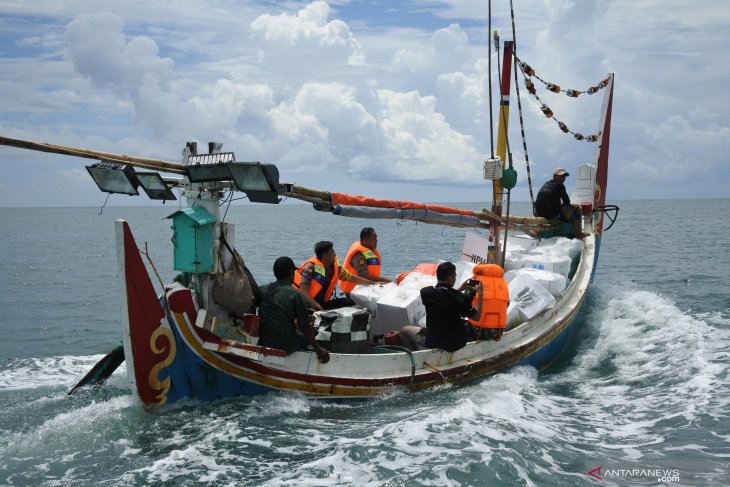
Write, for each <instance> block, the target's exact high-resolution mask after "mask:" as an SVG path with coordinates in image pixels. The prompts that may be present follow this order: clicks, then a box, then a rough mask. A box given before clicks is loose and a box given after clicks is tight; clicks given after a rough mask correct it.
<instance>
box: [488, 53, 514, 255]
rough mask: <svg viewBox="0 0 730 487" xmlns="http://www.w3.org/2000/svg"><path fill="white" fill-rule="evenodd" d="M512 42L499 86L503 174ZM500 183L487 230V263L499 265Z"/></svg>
mask: <svg viewBox="0 0 730 487" xmlns="http://www.w3.org/2000/svg"><path fill="white" fill-rule="evenodd" d="M512 45H513V43H512V41H505V43H504V56H503V60H502V79H501V81H502V83H501V85H500V89H499V92H500V100H499V125H498V127H499V128H498V129H497V156H498V157H499V158H500V159H501V160H502V172H503V173H504V168H505V162H506V161H507V126H508V125H509V94H510V86H511V83H510V77H511V74H512ZM502 193H503V190H502V181H501V180H499V179H495V180H494V181H493V184H492V213H494V214H495V215H497V216H498V217H499V218H493V219H492V220H491V221H490V229H489V250H488V252H487V262H488V263H490V264H495V263H499V262H500V261H501V259H500V258H499V227H500V224H499V223H500V221H501V216H502Z"/></svg>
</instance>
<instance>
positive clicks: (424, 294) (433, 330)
mask: <svg viewBox="0 0 730 487" xmlns="http://www.w3.org/2000/svg"><path fill="white" fill-rule="evenodd" d="M436 279H437V280H438V282H437V283H436V285H435V286H428V287H425V288H423V289H421V300H422V301H423V304H424V306H425V307H426V328H427V329H428V335H427V336H426V347H428V348H442V349H444V350H446V351H447V352H455V351H457V350H459V349H460V348H463V347H464V345H466V342H468V341H469V340H470V339H471V338H470V337H469V336H467V333H466V326H467V323H466V321H465V320H464V318H465V317H466V318H471V317H473V316H481V314H482V283H481V282H479V284H478V285H477V286H476V288H474V287H470V286H468V281H467V282H465V283H464V284H462V286H461V287H460V288H459V290H458V291H457V290H456V289H454V284H455V283H456V266H455V265H454V264H452V263H451V262H442V263H441V264H439V266H438V267H437V268H436ZM475 291H476V294H477V295H478V296H479V299H477V307H476V308H474V307H473V306H472V302H473V300H474V294H475Z"/></svg>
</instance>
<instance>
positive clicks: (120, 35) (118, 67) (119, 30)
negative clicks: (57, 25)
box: [65, 13, 174, 96]
mask: <svg viewBox="0 0 730 487" xmlns="http://www.w3.org/2000/svg"><path fill="white" fill-rule="evenodd" d="M123 29H124V21H123V20H122V18H121V17H119V16H117V15H114V14H109V13H103V14H85V15H80V16H78V17H77V18H76V19H74V20H73V21H71V22H70V23H69V24H68V26H67V27H66V32H65V37H66V41H67V42H68V49H67V56H68V58H69V59H70V60H71V62H72V63H73V66H74V68H75V69H76V71H77V72H78V73H79V74H81V75H83V76H86V77H88V78H89V79H91V81H92V82H93V83H94V84H95V85H97V86H99V87H102V88H109V89H112V90H113V91H114V92H115V93H116V94H117V95H118V96H132V95H134V94H135V93H136V92H137V91H138V90H139V89H140V88H142V87H143V86H144V85H145V84H149V83H151V82H155V83H156V84H158V85H159V86H160V87H163V88H165V89H169V78H170V75H171V71H172V69H173V66H174V62H173V61H172V59H169V58H161V57H160V56H159V48H158V46H157V43H155V41H154V40H152V39H150V38H149V37H146V36H140V37H135V38H133V39H131V40H130V41H129V42H127V41H126V39H125V36H124V32H123Z"/></svg>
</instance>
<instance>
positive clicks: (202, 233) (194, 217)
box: [167, 206, 216, 272]
mask: <svg viewBox="0 0 730 487" xmlns="http://www.w3.org/2000/svg"><path fill="white" fill-rule="evenodd" d="M167 218H171V219H172V234H173V236H172V242H173V244H174V248H175V253H174V257H173V261H174V262H173V268H174V269H175V270H176V271H183V272H210V271H212V270H213V265H214V263H215V260H214V258H213V230H214V228H215V223H216V219H215V217H214V216H213V215H211V214H210V213H208V212H207V211H206V210H205V209H204V208H202V207H199V206H197V207H193V208H185V209H183V210H180V211H176V212H175V213H173V214H172V215H170V216H168V217H167Z"/></svg>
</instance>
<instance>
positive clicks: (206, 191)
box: [0, 45, 613, 410]
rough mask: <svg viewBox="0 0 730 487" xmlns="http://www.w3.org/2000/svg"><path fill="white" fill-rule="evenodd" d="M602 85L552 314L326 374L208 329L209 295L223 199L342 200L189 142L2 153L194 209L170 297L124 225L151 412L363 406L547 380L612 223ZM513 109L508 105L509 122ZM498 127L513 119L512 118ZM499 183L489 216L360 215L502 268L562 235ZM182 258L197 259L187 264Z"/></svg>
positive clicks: (137, 372)
mask: <svg viewBox="0 0 730 487" xmlns="http://www.w3.org/2000/svg"><path fill="white" fill-rule="evenodd" d="M506 47H507V48H506V49H505V59H504V63H503V71H502V73H503V76H502V79H501V92H502V100H508V99H509V78H510V76H509V74H510V72H509V68H511V66H512V65H513V63H512V58H511V57H510V58H508V57H507V54H508V51H509V55H510V56H511V46H509V45H507V46H506ZM514 66H515V68H517V66H518V65H517V64H515V65H514ZM520 66H521V67H522V65H521V64H520ZM528 67H529V66H528ZM522 69H524V67H522ZM604 81H605V83H604V85H603V86H602V88H605V96H604V102H603V106H602V113H601V116H600V121H599V128H598V133H597V135H596V136H595V137H596V140H595V143H596V149H595V153H594V160H593V162H592V164H591V165H590V166H589V167H588V174H590V177H591V181H589V183H590V184H589V186H590V190H589V193H590V197H589V199H587V200H586V201H582V202H581V204H582V207H583V209H584V216H583V228H584V231H585V232H587V233H588V234H589V235H588V236H587V237H585V238H583V239H582V246H581V249H580V256H579V257H578V258H577V259H576V261H575V265H574V271H573V272H572V273H571V276H570V283H569V285H568V286H567V288H566V289H565V290H564V292H562V294H560V295H559V296H558V297H557V299H556V301H555V304H554V305H553V306H551V307H549V308H547V309H544V310H543V311H542V312H540V313H539V314H537V315H536V316H534V317H532V318H531V319H529V320H527V321H525V322H523V323H521V324H520V325H519V326H517V327H515V328H513V329H510V330H508V331H506V332H505V333H504V334H503V335H502V337H501V339H500V340H499V341H495V340H477V341H472V342H469V343H467V345H466V346H465V347H463V348H461V349H459V350H457V351H455V352H453V353H449V352H447V351H445V350H441V349H427V350H420V351H411V350H406V349H403V348H391V349H383V348H382V347H381V348H379V349H378V350H377V351H375V350H374V351H373V353H358V354H348V353H331V354H330V361H329V362H328V363H325V364H322V363H320V362H319V361H318V359H317V356H316V354H315V353H314V352H313V351H298V352H294V353H292V354H290V355H287V354H286V353H285V352H284V351H281V350H277V349H272V348H267V347H263V346H259V345H256V344H254V343H246V342H245V341H236V340H230V339H226V338H222V337H221V336H219V334H216V333H215V332H214V331H213V329H212V328H211V327H210V326H206V324H205V319H204V318H205V316H206V315H209V314H210V313H209V311H210V310H211V309H213V308H214V304H213V303H212V302H211V284H212V279H213V276H214V270H215V269H218V267H219V265H220V262H218V259H219V256H220V255H221V254H220V253H219V252H218V249H219V247H220V246H221V245H222V244H221V236H223V237H224V238H225V240H227V241H228V242H235V238H234V229H233V227H232V225H229V224H227V223H225V222H222V221H221V220H220V216H219V213H218V207H219V202H220V197H221V195H222V190H223V189H226V188H227V189H231V190H240V191H243V192H245V193H246V194H247V196H248V197H249V198H250V199H251V200H252V201H260V202H267V203H277V202H278V201H279V196H288V197H294V198H299V199H301V200H305V201H309V202H312V203H314V204H315V205H316V206H317V207H318V209H320V210H323V209H324V210H328V211H335V210H336V211H341V210H342V208H343V207H348V206H351V202H350V201H349V200H348V199H347V198H345V197H343V195H338V194H336V193H327V192H324V191H319V190H312V189H308V188H302V187H297V186H296V185H292V184H286V183H280V182H279V180H278V177H279V175H278V170H277V169H276V167H275V166H272V165H267V164H261V163H237V162H235V156H234V155H233V154H232V153H220V152H218V151H217V148H216V147H215V146H211V150H210V152H211V153H210V154H202V155H198V154H196V150H195V145H193V144H190V143H189V144H188V153H187V156H186V158H185V159H186V160H185V161H184V163H182V164H179V163H173V162H166V161H159V160H154V159H143V158H138V157H131V156H122V155H119V154H112V153H104V152H99V151H91V150H86V149H80V148H72V147H66V146H59V145H54V144H42V143H36V142H30V141H22V140H17V139H10V138H7V137H0V143H2V144H5V145H11V146H15V147H23V148H27V149H32V150H41V151H46V152H54V153H62V154H67V155H73V156H78V157H85V158H93V159H98V160H100V161H103V162H100V163H98V164H95V165H93V166H89V171H90V173H92V176H94V177H95V180H96V181H97V184H99V186H100V188H102V189H103V190H105V191H107V192H127V193H128V194H134V193H136V192H137V191H136V190H137V187H135V185H132V187H129V188H126V189H125V187H124V179H122V183H118V182H115V181H112V179H111V176H110V174H111V175H118V174H123V175H124V177H126V178H127V180H128V181H135V180H136V181H137V182H138V183H141V185H142V187H143V188H144V189H145V191H147V192H148V194H149V195H150V197H153V198H157V199H171V198H174V196H173V195H172V194H171V193H170V192H169V186H170V185H171V184H177V185H179V186H180V187H181V188H182V190H181V191H182V194H183V195H184V196H186V197H187V198H188V202H189V204H190V207H188V208H186V209H185V210H183V211H180V212H176V214H174V215H172V217H173V221H175V220H174V219H175V218H180V219H181V223H180V224H181V225H185V222H188V223H187V225H188V226H187V227H186V228H187V230H186V231H189V232H191V235H190V236H189V237H186V238H190V239H191V240H188V241H186V242H193V243H192V244H189V245H184V244H183V241H182V238H183V237H182V235H183V233H182V232H183V231H185V230H184V229H183V227H182V226H181V228H180V232H181V233H179V234H176V238H179V239H180V241H176V246H177V247H179V248H176V254H175V259H176V263H175V268H176V269H180V270H183V274H184V275H185V279H183V281H184V284H182V283H179V282H176V283H173V284H170V285H166V286H164V289H163V290H162V292H161V293H159V292H158V291H156V290H155V287H154V285H153V284H152V280H151V279H150V275H149V273H148V270H147V268H146V266H145V264H144V262H143V259H142V256H141V255H140V252H139V250H138V246H137V244H136V242H135V241H134V238H133V235H132V232H131V230H130V228H129V225H128V224H127V223H126V222H125V221H121V220H120V221H118V222H117V224H116V239H117V249H118V266H119V280H120V289H121V302H122V320H121V321H122V342H123V348H124V359H125V362H126V367H127V376H128V378H129V382H130V384H131V387H132V388H133V389H134V390H135V391H136V392H137V394H138V395H139V398H140V399H141V401H142V403H143V404H144V406H145V408H146V409H148V410H157V409H159V408H160V407H161V406H163V405H169V404H172V403H176V402H178V401H180V400H183V399H193V400H201V401H212V400H220V399H224V398H229V397H235V396H247V395H256V394H262V393H267V392H271V391H292V392H297V393H302V394H305V395H307V396H309V397H312V398H337V399H347V398H364V397H372V396H376V395H379V394H384V393H388V392H391V391H394V390H401V389H402V390H411V391H417V390H423V389H429V388H434V387H438V386H441V385H443V384H447V383H448V384H454V383H461V382H464V381H468V380H472V379H475V378H479V377H484V376H487V375H490V374H493V373H495V372H498V371H500V370H504V369H505V368H507V367H511V366H516V365H530V366H533V367H536V368H538V369H540V368H543V367H545V366H546V365H548V364H550V363H551V362H552V361H553V360H554V359H555V358H556V357H557V356H558V355H559V354H560V353H561V351H562V350H563V349H564V348H565V346H566V344H567V343H568V341H569V340H570V337H571V336H572V334H573V332H574V330H575V328H576V327H577V326H578V324H579V322H580V318H579V317H580V310H581V305H582V304H583V302H584V300H585V298H586V292H587V290H588V287H589V285H590V283H591V280H592V278H593V275H594V272H595V270H596V266H597V263H598V254H599V249H600V245H601V236H602V233H603V224H604V215H606V211H605V210H606V205H605V198H606V183H607V175H608V152H609V140H610V124H611V107H612V98H613V75H612V74H609V75H608V77H607V78H606V79H605V80H604ZM506 109H507V107H506V103H504V102H503V103H502V104H501V113H504V111H505V110H506ZM500 118H501V119H502V120H506V117H505V116H501V117H500ZM499 134H500V136H501V137H506V126H503V127H501V128H500V130H499ZM576 138H578V137H576ZM503 142H504V140H502V139H501V140H500V141H498V151H497V152H498V153H499V152H500V143H501V150H502V151H504V143H503ZM505 159H506V157H505V156H504V155H502V156H501V158H496V157H493V158H492V160H497V161H500V162H501V161H504V160H505ZM501 164H502V169H506V168H505V164H504V163H503V162H501ZM130 167H138V168H139V167H141V168H145V169H154V170H155V171H162V172H168V173H172V174H177V175H181V176H182V179H178V180H173V179H171V178H162V177H160V176H159V174H157V173H149V172H148V173H143V172H136V173H133V171H131V170H130ZM94 171H96V173H95V172H94ZM236 171H238V173H236ZM132 173H133V174H134V175H133V176H130V174H132ZM100 174H101V175H100ZM135 178H136V179H135ZM145 181H146V183H145ZM499 183H500V180H497V184H496V185H495V186H496V187H497V188H496V189H495V198H494V203H493V206H492V210H491V211H483V212H464V211H456V210H454V211H453V212H451V211H449V209H445V208H443V207H433V206H429V205H412V204H408V205H406V204H405V203H404V202H382V201H374V200H368V199H359V200H358V204H359V205H366V206H371V207H385V208H388V209H390V210H393V211H396V212H397V213H398V215H399V216H398V217H399V218H404V217H406V216H405V214H406V213H408V214H409V215H410V216H409V217H411V218H414V219H417V220H420V221H425V222H438V223H439V224H452V225H456V226H481V227H483V228H489V231H490V237H491V239H492V242H491V244H490V247H489V249H488V250H486V251H485V254H484V255H483V256H480V258H483V259H484V261H490V262H499V260H498V259H499V258H500V256H501V255H503V254H504V251H503V250H502V249H500V246H499V242H500V238H501V239H502V241H503V242H505V241H507V240H508V239H507V237H506V233H507V231H508V230H511V231H513V232H514V231H520V232H523V234H524V235H527V236H530V235H531V236H533V237H535V239H536V240H537V241H538V242H539V239H540V236H545V232H546V230H551V229H552V230H554V226H555V222H551V221H547V220H545V219H542V218H536V217H514V216H512V217H510V216H509V212H507V214H506V215H503V214H502V203H501V196H502V195H503V194H505V192H504V191H503V189H501V188H500V187H499ZM105 184H106V185H107V186H106V187H104V185H105ZM120 184H121V186H120ZM191 203H192V204H191ZM345 213H347V212H345ZM184 247H185V248H184ZM193 248H194V250H191V249H193ZM178 250H179V251H180V255H178V253H177V251H178ZM185 252H188V253H190V252H192V255H187V256H186V255H182V254H184V253H185ZM178 258H179V259H180V260H179V261H178ZM185 259H187V261H186V262H183V261H185ZM190 266H192V267H190ZM394 325H395V324H394ZM397 325H398V326H400V325H401V324H400V323H399V324H397ZM375 352H377V353H375ZM116 363H118V361H117V362H116Z"/></svg>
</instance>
